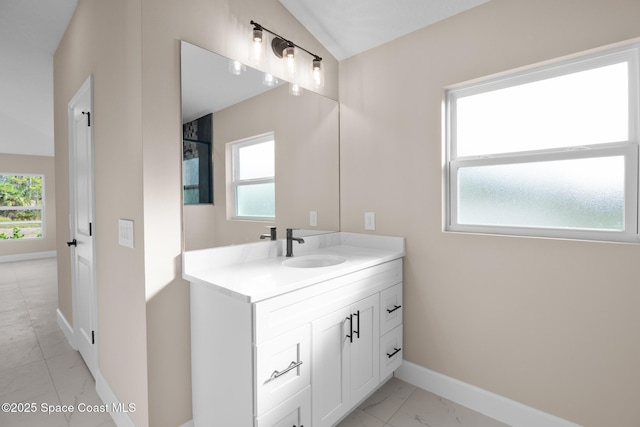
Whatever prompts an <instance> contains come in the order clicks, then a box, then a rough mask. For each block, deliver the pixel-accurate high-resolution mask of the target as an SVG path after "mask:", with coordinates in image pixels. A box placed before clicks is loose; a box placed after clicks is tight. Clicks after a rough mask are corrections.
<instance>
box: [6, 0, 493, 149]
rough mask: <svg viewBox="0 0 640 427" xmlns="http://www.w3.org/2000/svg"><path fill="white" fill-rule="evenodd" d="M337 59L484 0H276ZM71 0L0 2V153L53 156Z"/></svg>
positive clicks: (71, 12) (72, 6)
mask: <svg viewBox="0 0 640 427" xmlns="http://www.w3.org/2000/svg"><path fill="white" fill-rule="evenodd" d="M279 1H280V3H282V4H283V5H284V7H286V8H287V9H288V10H289V11H290V12H291V13H292V14H293V15H294V16H295V17H296V18H297V19H298V20H299V21H300V22H301V23H302V24H303V25H304V26H305V27H306V28H307V29H308V30H309V31H310V32H311V33H312V34H313V35H314V36H315V37H316V38H317V39H318V41H320V43H322V44H323V45H324V46H325V47H326V48H327V50H329V51H330V52H331V54H332V55H333V56H334V57H335V58H336V59H338V60H342V59H345V58H348V57H350V56H353V55H356V54H358V53H360V52H363V51H365V50H368V49H371V48H373V47H376V46H379V45H381V44H384V43H387V42H389V41H391V40H394V39H396V38H398V37H401V36H403V35H405V34H408V33H410V32H413V31H415V30H418V29H420V28H423V27H426V26H427V25H430V24H433V23H435V22H437V21H440V20H443V19H445V18H448V17H450V16H452V15H455V14H457V13H460V12H463V11H465V10H467V9H470V8H473V7H475V6H478V5H480V4H482V3H486V2H487V1H489V0H321V1H318V0H279ZM77 3H78V0H0V58H2V60H1V61H0V94H2V96H0V153H10V154H26V155H43V156H53V154H54V149H53V54H54V53H55V50H56V48H57V46H58V44H59V43H60V40H61V38H62V35H63V34H64V31H65V29H66V27H67V25H68V24H69V21H70V19H71V16H72V15H73V12H74V10H75V8H76V5H77Z"/></svg>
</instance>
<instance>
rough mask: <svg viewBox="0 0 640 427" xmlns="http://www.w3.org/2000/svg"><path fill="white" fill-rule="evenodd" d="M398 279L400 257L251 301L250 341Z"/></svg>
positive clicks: (374, 290) (400, 266)
mask: <svg viewBox="0 0 640 427" xmlns="http://www.w3.org/2000/svg"><path fill="white" fill-rule="evenodd" d="M401 282H402V260H401V259H396V260H393V261H389V262H386V263H384V264H379V265H376V266H373V267H369V268H366V269H363V270H359V271H356V272H353V273H349V274H346V275H344V276H340V277H337V278H334V279H330V280H327V281H325V282H322V283H319V284H316V285H313V286H308V287H306V288H303V289H300V290H297V291H295V292H290V293H288V294H284V295H281V296H278V297H276V298H270V299H268V300H264V301H260V302H258V303H255V304H254V308H253V310H254V319H255V320H254V322H255V326H254V328H255V330H254V340H255V341H254V343H260V342H262V341H266V340H268V339H271V337H275V336H278V335H280V334H282V333H284V332H286V331H289V330H291V329H292V328H295V327H297V326H299V325H302V324H305V323H308V322H311V321H313V320H314V319H318V318H320V317H322V316H326V315H327V314H329V313H331V312H332V311H334V310H335V309H336V307H344V306H347V305H349V304H351V303H353V302H354V301H358V300H359V299H362V298H365V297H367V296H369V295H372V294H374V293H377V292H380V291H381V290H382V289H386V288H388V287H389V286H393V285H395V284H397V283H401Z"/></svg>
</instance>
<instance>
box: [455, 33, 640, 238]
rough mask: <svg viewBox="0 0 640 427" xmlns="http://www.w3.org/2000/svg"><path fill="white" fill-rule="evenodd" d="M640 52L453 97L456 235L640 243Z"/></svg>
mask: <svg viewBox="0 0 640 427" xmlns="http://www.w3.org/2000/svg"><path fill="white" fill-rule="evenodd" d="M639 69H640V44H638V43H628V44H627V45H624V46H623V45H619V46H615V47H612V48H610V49H603V50H601V51H600V52H598V53H593V52H590V53H587V54H585V55H574V56H572V57H571V58H569V59H561V60H558V61H554V62H548V63H546V64H543V65H539V66H531V67H529V68H528V69H526V70H524V69H520V70H516V71H514V72H512V73H503V74H501V75H500V76H498V77H488V78H486V79H478V80H476V81H474V82H471V83H468V84H460V85H456V86H454V87H452V88H449V89H446V90H445V109H444V112H445V122H444V133H445V147H444V153H445V162H446V164H445V167H446V173H445V177H446V178H445V180H446V182H445V188H446V191H445V203H446V209H445V212H446V220H445V228H446V230H447V231H461V232H471V233H473V232H478V233H496V234H512V235H527V236H545V237H560V238H577V239H589V240H611V241H627V242H636V243H640V234H639V229H640V223H639V215H638V193H639V192H638V189H639V187H640V183H639V173H638V169H639V166H638V163H639V151H640V150H639V135H638V134H639V132H640V111H639V109H640V99H639V98H640V95H639V94H640V71H639Z"/></svg>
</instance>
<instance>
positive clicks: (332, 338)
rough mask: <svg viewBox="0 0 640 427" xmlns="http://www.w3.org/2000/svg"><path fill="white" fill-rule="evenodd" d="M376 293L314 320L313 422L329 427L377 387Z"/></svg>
mask: <svg viewBox="0 0 640 427" xmlns="http://www.w3.org/2000/svg"><path fill="white" fill-rule="evenodd" d="M378 307H379V296H378V294H377V293H376V294H374V295H371V296H369V297H367V298H364V299H362V300H360V301H357V302H355V303H353V304H351V305H350V306H347V307H344V308H342V309H340V310H336V311H334V312H333V313H330V314H328V315H326V316H324V317H322V318H320V319H318V320H315V321H314V322H313V324H312V335H313V339H312V347H313V351H312V360H313V366H312V378H313V395H312V406H313V411H312V412H313V426H314V427H323V426H332V425H334V424H335V423H336V422H337V421H338V420H340V419H341V418H342V417H343V416H344V415H345V414H346V413H348V412H349V411H350V410H351V408H352V407H353V406H355V405H356V404H357V403H358V402H359V401H360V400H362V399H363V398H365V397H366V396H367V395H368V394H369V393H370V392H371V391H373V390H375V389H376V388H377V386H378V385H379V383H380V371H379V350H378V349H379V342H380V335H379V330H380V328H379V309H378Z"/></svg>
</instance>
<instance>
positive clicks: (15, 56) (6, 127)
mask: <svg viewBox="0 0 640 427" xmlns="http://www.w3.org/2000/svg"><path fill="white" fill-rule="evenodd" d="M76 4H77V0H0V58H1V59H0V94H1V95H0V153H9V154H25V155H38V156H53V151H54V150H53V54H54V53H55V50H56V48H57V47H58V44H59V43H60V40H61V39H62V35H63V34H64V31H65V29H66V28H67V25H68V24H69V20H70V19H71V15H73V11H74V10H75V8H76ZM0 172H2V171H0Z"/></svg>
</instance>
